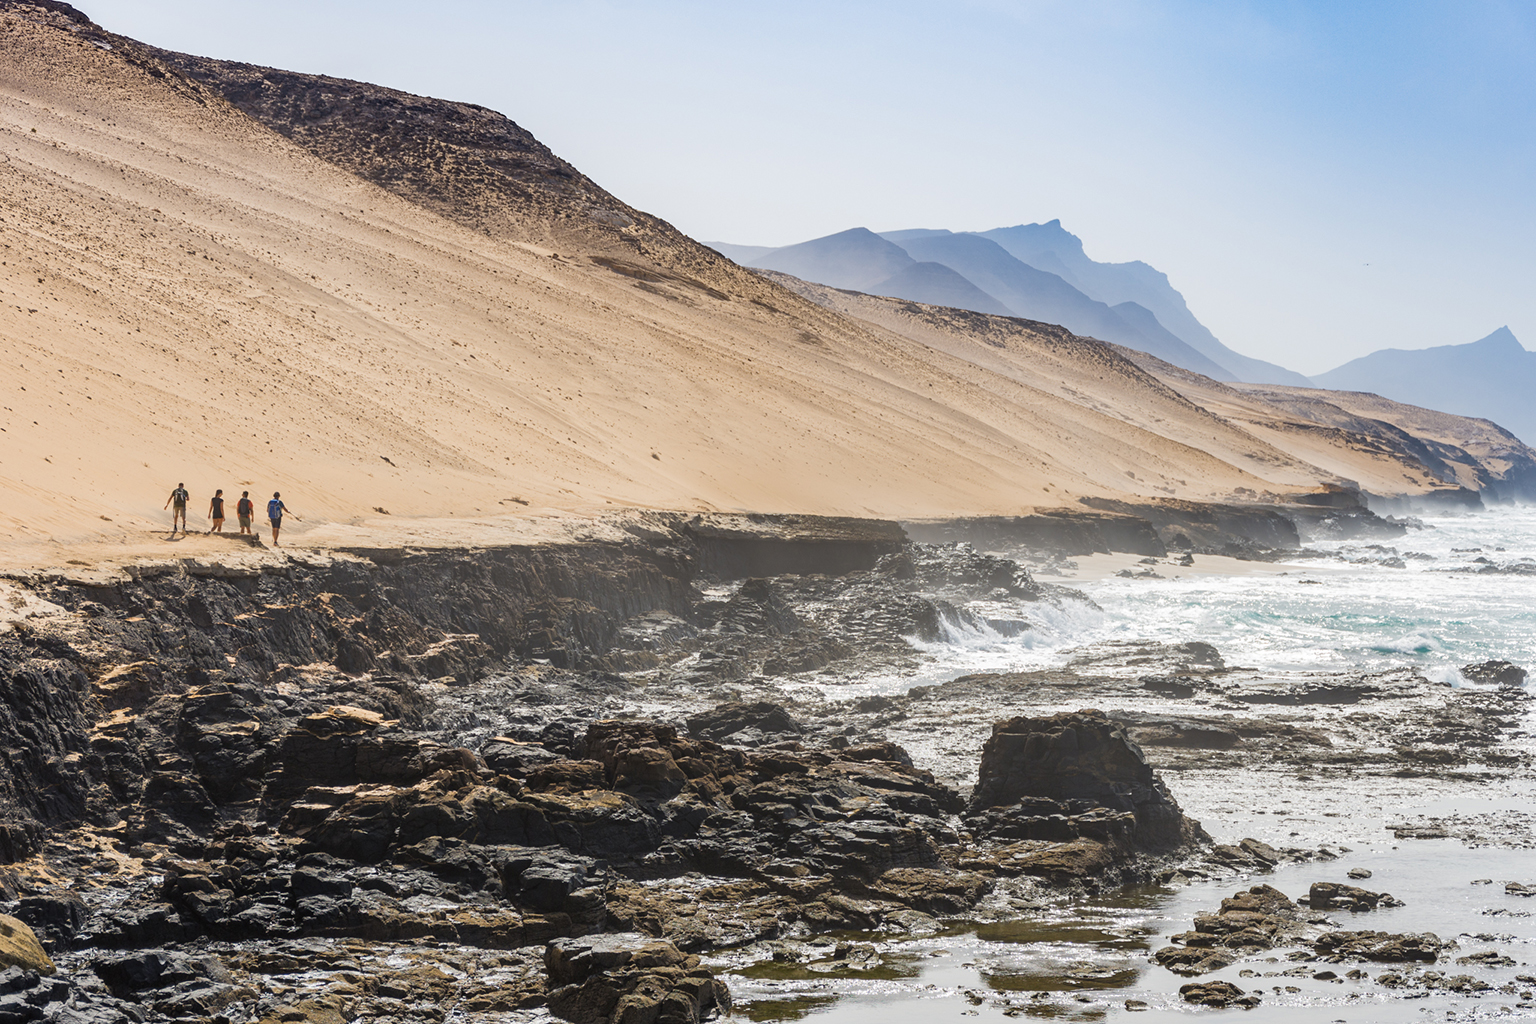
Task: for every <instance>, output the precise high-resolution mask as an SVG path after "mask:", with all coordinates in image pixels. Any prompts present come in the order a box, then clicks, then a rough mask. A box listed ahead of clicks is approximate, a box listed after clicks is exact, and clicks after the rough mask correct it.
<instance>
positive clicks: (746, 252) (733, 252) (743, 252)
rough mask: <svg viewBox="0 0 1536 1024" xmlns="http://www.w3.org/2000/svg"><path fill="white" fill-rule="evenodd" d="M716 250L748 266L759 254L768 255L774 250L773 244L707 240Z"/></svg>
mask: <svg viewBox="0 0 1536 1024" xmlns="http://www.w3.org/2000/svg"><path fill="white" fill-rule="evenodd" d="M704 244H705V245H707V246H709V247H710V248H711V249H713V250H715V252H717V253H719V254H720V255H722V256H724V257H725V258H726V259H728V260H731V261H732V262H733V263H739V264H741V265H742V266H746V265H747V264H749V263H751V262H752V261H753V260H755V259H757V258H758V257H759V256H766V255H768V254H769V253H771V252H773V246H771V245H732V244H731V243H730V242H705V243H704Z"/></svg>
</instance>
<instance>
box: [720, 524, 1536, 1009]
mask: <svg viewBox="0 0 1536 1024" xmlns="http://www.w3.org/2000/svg"><path fill="white" fill-rule="evenodd" d="M1306 546H1307V548H1309V549H1311V550H1312V551H1313V552H1315V553H1316V554H1315V555H1314V556H1312V557H1307V558H1301V559H1295V560H1292V561H1291V562H1288V563H1284V564H1275V565H1266V566H1264V567H1263V570H1264V571H1262V572H1260V573H1254V574H1235V575H1230V574H1229V575H1202V574H1200V573H1199V572H1198V570H1199V563H1200V556H1196V559H1195V562H1196V564H1195V566H1194V567H1193V568H1192V569H1190V568H1180V567H1176V566H1173V565H1171V564H1169V563H1168V562H1167V561H1160V563H1159V564H1157V565H1150V566H1145V567H1140V566H1138V567H1137V571H1139V572H1147V573H1156V574H1157V576H1158V577H1161V578H1153V577H1150V576H1141V577H1135V578H1126V577H1123V576H1113V575H1111V576H1108V577H1105V578H1101V579H1093V580H1087V581H1075V580H1071V579H1063V580H1051V582H1060V583H1062V584H1064V585H1068V586H1071V587H1074V588H1076V589H1078V590H1081V591H1082V592H1083V593H1084V594H1086V596H1087V597H1088V598H1090V599H1091V603H1087V602H1082V601H1073V600H1066V601H1061V602H1057V603H1054V604H1041V603H1026V602H1007V601H983V602H972V603H971V604H970V605H969V606H968V607H967V608H966V611H967V612H968V614H965V615H962V616H958V617H957V618H956V620H955V621H954V622H952V623H951V624H950V625H949V627H948V628H947V631H946V635H945V636H944V637H943V638H942V639H940V640H938V641H934V642H927V643H920V644H917V646H918V647H919V648H920V650H921V651H922V653H923V655H924V656H925V657H924V658H923V660H922V664H921V665H920V666H919V667H917V668H913V667H911V666H909V667H907V668H906V669H904V670H902V671H900V672H892V673H891V674H889V675H884V676H881V675H875V676H871V677H869V678H867V679H864V680H861V681H859V682H856V683H854V684H852V685H849V684H848V683H846V682H839V683H835V684H834V683H828V684H818V688H819V689H821V690H823V691H824V692H825V694H826V695H828V696H830V695H833V692H834V691H835V695H836V696H838V697H848V696H850V695H856V694H859V693H870V694H879V693H897V692H905V691H906V690H907V689H909V688H911V687H912V686H914V685H931V684H938V683H942V682H944V681H945V680H948V679H953V678H955V677H957V676H962V675H967V674H970V673H979V672H1023V671H1031V670H1037V669H1049V668H1052V667H1057V666H1061V665H1064V664H1066V663H1067V661H1068V660H1070V659H1071V658H1072V657H1073V656H1074V655H1073V652H1076V651H1081V650H1082V649H1084V648H1091V647H1093V646H1094V645H1103V644H1106V643H1113V642H1116V641H1129V640H1137V641H1147V640H1154V641H1159V642H1162V643H1169V644H1178V643H1187V642H1190V641H1200V642H1204V643H1209V644H1211V645H1213V646H1214V647H1215V648H1217V650H1219V651H1220V653H1221V655H1222V657H1223V658H1224V659H1225V662H1226V664H1227V665H1229V666H1241V667H1243V669H1245V670H1247V672H1248V675H1249V677H1250V678H1264V677H1268V676H1273V677H1274V678H1275V679H1277V680H1282V681H1285V680H1289V681H1295V680H1297V679H1298V678H1305V677H1308V676H1314V675H1317V676H1321V675H1326V676H1330V677H1334V678H1338V677H1340V676H1346V675H1349V676H1358V675H1360V674H1363V673H1373V672H1384V671H1388V670H1393V669H1412V670H1415V671H1416V672H1417V673H1419V674H1420V675H1422V676H1423V677H1424V678H1426V679H1428V680H1430V681H1432V682H1433V683H1435V684H1438V685H1440V686H1445V687H1455V688H1486V687H1491V686H1492V685H1493V684H1490V683H1486V682H1483V681H1479V680H1477V679H1475V678H1468V677H1467V676H1466V675H1465V674H1464V673H1463V672H1462V668H1463V667H1464V666H1467V665H1470V664H1475V663H1479V662H1484V661H1487V660H1490V659H1497V660H1504V661H1509V662H1513V663H1515V664H1516V665H1520V666H1523V667H1525V668H1527V669H1533V670H1536V509H1495V510H1491V511H1486V512H1479V513H1476V514H1463V515H1438V516H1430V517H1424V518H1423V519H1422V521H1420V522H1416V523H1415V525H1413V526H1412V527H1411V528H1410V529H1409V531H1408V533H1407V534H1406V535H1405V536H1402V537H1399V538H1393V539H1390V540H1372V541H1361V540H1353V541H1349V540H1340V539H1330V538H1327V537H1313V538H1309V539H1308V540H1307V542H1306ZM1044 579H1049V577H1044ZM989 623H990V624H989ZM1019 623H1028V628H1025V629H1020V628H1018V624H1019ZM1136 699H1137V700H1141V698H1140V697H1137V698H1136ZM1138 706H1140V705H1138ZM1520 706H1522V707H1523V708H1524V709H1525V711H1524V717H1523V723H1522V724H1521V725H1520V726H1519V727H1518V729H1517V730H1516V733H1517V735H1515V736H1513V737H1512V742H1513V744H1514V745H1515V746H1516V747H1518V748H1521V749H1524V750H1525V751H1527V752H1529V751H1531V750H1532V742H1531V737H1532V734H1533V732H1536V730H1533V725H1536V722H1533V720H1532V716H1531V714H1530V711H1529V708H1530V705H1529V704H1528V703H1526V704H1523V705H1520ZM1059 709H1060V708H1043V709H1042V713H1046V712H1049V711H1050V710H1059ZM1351 721H1352V720H1351V719H1350V718H1349V715H1348V714H1347V713H1344V712H1340V713H1337V714H1336V715H1335V717H1333V718H1330V719H1328V723H1329V727H1330V728H1347V727H1349V723H1350V722H1351ZM914 755H915V756H918V760H919V763H920V764H921V763H922V757H921V755H920V754H919V752H918V751H916V750H914ZM1152 760H1153V762H1154V763H1156V762H1157V757H1156V754H1155V752H1154V753H1153V754H1152ZM1527 763H1528V762H1527ZM1298 779H1299V780H1301V781H1298ZM1167 781H1168V783H1169V785H1170V788H1171V789H1172V790H1173V792H1174V795H1175V796H1176V797H1177V799H1178V800H1179V801H1180V803H1181V804H1182V805H1183V807H1184V809H1185V810H1186V812H1187V813H1189V814H1191V815H1192V816H1193V817H1196V818H1198V819H1200V820H1201V821H1202V822H1203V823H1204V824H1205V826H1206V828H1207V829H1208V830H1209V831H1210V832H1211V833H1212V835H1213V836H1214V837H1215V838H1216V839H1217V841H1219V842H1231V841H1236V840H1237V839H1239V838H1241V837H1244V836H1256V837H1259V838H1262V839H1265V840H1266V841H1269V842H1273V843H1275V845H1284V844H1288V845H1293V846H1299V847H1307V848H1313V847H1323V848H1325V849H1327V850H1328V851H1329V854H1328V858H1327V859H1320V860H1314V861H1311V862H1309V863H1303V864H1291V865H1286V866H1282V867H1280V868H1279V869H1277V870H1276V871H1274V872H1273V873H1269V874H1264V875H1258V876H1254V877H1252V878H1248V877H1239V878H1220V879H1210V880H1197V881H1195V882H1193V883H1192V884H1187V885H1180V886H1168V887H1163V886H1156V887H1150V888H1145V889H1138V890H1132V891H1122V892H1116V893H1111V894H1105V895H1101V896H1097V897H1094V898H1092V899H1078V900H1066V901H1060V902H1058V903H1055V904H1053V905H1051V906H1049V907H1048V908H1047V909H1038V908H1037V909H1035V910H1032V911H1029V912H1025V913H1021V914H1020V915H1019V916H1018V917H1017V918H1013V919H1004V920H997V921H993V922H990V923H986V924H979V925H978V924H976V923H973V922H951V923H949V926H947V927H946V928H945V930H944V931H942V932H940V933H937V934H933V935H927V936H922V937H895V936H891V935H867V936H847V937H845V939H846V941H848V942H853V943H855V944H858V943H865V944H868V945H869V946H871V947H872V952H871V953H867V954H862V956H863V959H862V960H859V961H858V962H857V963H855V962H853V961H850V960H848V959H847V958H846V957H845V958H844V960H843V962H842V963H839V962H838V961H837V960H836V959H835V958H832V957H831V952H830V950H829V954H828V955H829V959H828V960H827V961H826V962H812V963H809V964H786V963H774V962H771V961H763V960H761V959H756V960H754V959H752V956H750V955H748V956H746V957H745V958H742V957H733V956H732V955H724V954H722V955H721V956H720V957H719V958H718V959H717V966H718V967H720V968H721V969H724V970H726V971H727V972H728V975H727V977H728V981H729V982H730V984H731V986H732V989H733V991H734V992H735V993H736V995H737V998H738V1001H739V1002H741V1003H742V1004H743V1009H742V1012H743V1014H744V1016H746V1017H747V1018H748V1019H752V1020H790V1019H801V1018H805V1019H815V1020H818V1021H824V1022H825V1024H845V1022H874V1021H898V1022H900V1021H920V1020H921V1021H926V1020H928V1019H930V1018H932V1017H933V1016H934V1015H940V1016H947V1017H953V1016H967V1017H978V1018H980V1019H1002V1018H1005V1017H1006V1018H1018V1017H1021V1016H1022V1017H1029V1018H1049V1019H1054V1020H1077V1021H1098V1020H1108V1019H1121V1018H1124V1017H1130V1018H1133V1019H1137V1020H1140V1019H1144V1018H1145V1017H1161V1016H1175V1015H1177V1016H1181V1017H1183V1016H1188V1015H1190V1014H1195V1013H1208V1012H1211V1011H1207V1010H1199V1009H1197V1008H1196V1007H1193V1006H1191V1005H1189V1004H1188V1003H1185V1002H1184V1001H1183V1000H1182V999H1181V998H1180V997H1179V994H1178V988H1179V986H1180V985H1182V984H1185V983H1187V982H1188V981H1189V980H1190V979H1186V978H1181V977H1178V976H1176V975H1174V974H1172V973H1170V972H1168V971H1167V970H1165V969H1163V968H1161V967H1159V966H1156V965H1154V964H1152V963H1151V962H1150V960H1149V954H1150V952H1151V951H1153V950H1155V949H1157V948H1159V947H1161V946H1164V945H1167V944H1168V941H1167V940H1168V936H1169V935H1171V934H1173V933H1176V932H1180V931H1185V930H1188V929H1189V928H1190V927H1191V920H1192V918H1193V916H1194V915H1195V913H1197V912H1201V911H1214V910H1215V909H1216V908H1217V906H1218V905H1219V903H1220V901H1221V899H1222V898H1223V897H1225V896H1230V895H1231V894H1232V893H1233V892H1235V891H1237V890H1239V889H1243V888H1247V887H1248V886H1249V885H1253V884H1260V883H1265V884H1271V885H1274V886H1276V887H1278V888H1280V889H1281V890H1282V891H1284V892H1286V893H1287V894H1289V895H1290V896H1292V897H1296V896H1301V895H1305V893H1306V891H1307V888H1308V886H1309V885H1310V884H1311V883H1312V882H1316V881H1339V882H1345V881H1349V878H1348V874H1347V873H1348V872H1349V871H1350V870H1351V869H1352V868H1353V869H1365V870H1369V871H1370V872H1371V879H1370V880H1369V881H1363V882H1357V883H1354V884H1360V885H1362V886H1364V887H1367V888H1371V889H1374V890H1377V891H1387V892H1391V893H1393V894H1394V895H1395V896H1397V897H1398V898H1399V899H1402V900H1403V901H1404V902H1405V903H1406V906H1404V907H1401V908H1397V909H1391V910H1382V911H1377V912H1374V913H1373V914H1371V915H1350V914H1347V913H1346V914H1343V915H1342V917H1343V918H1344V920H1341V921H1340V922H1339V926H1340V927H1342V928H1346V929H1380V930H1386V931H1391V932H1420V931H1432V932H1435V933H1436V934H1437V935H1439V936H1440V937H1441V938H1442V939H1451V940H1454V941H1456V942H1457V943H1458V944H1459V949H1458V950H1456V951H1454V952H1453V953H1450V954H1448V955H1447V956H1445V957H1442V960H1441V962H1440V963H1439V964H1436V965H1431V966H1430V968H1429V969H1430V970H1431V971H1435V972H1438V973H1439V974H1441V975H1443V976H1444V977H1445V978H1458V977H1460V978H1464V979H1467V980H1465V981H1458V982H1454V983H1452V982H1447V981H1444V980H1443V979H1442V980H1440V981H1435V980H1433V979H1430V980H1428V981H1423V979H1422V978H1421V979H1420V981H1421V982H1423V983H1422V984H1419V983H1415V984H1411V985H1407V986H1403V987H1396V988H1394V987H1391V985H1390V984H1382V983H1381V982H1380V981H1379V980H1378V979H1379V977H1380V976H1381V975H1382V974H1384V973H1387V974H1390V973H1391V971H1392V970H1395V969H1396V968H1392V967H1390V965H1382V964H1364V965H1355V964H1348V965H1342V966H1339V967H1338V968H1337V970H1332V969H1331V968H1330V965H1326V964H1324V965H1319V964H1316V963H1307V962H1298V961H1293V960H1289V959H1287V953H1286V951H1283V950H1276V951H1274V952H1273V955H1270V956H1265V957H1260V958H1257V959H1256V960H1254V961H1249V962H1245V963H1241V964H1237V965H1234V966H1233V967H1231V968H1228V969H1224V970H1222V971H1219V972H1216V973H1214V974H1210V975H1206V976H1203V977H1202V978H1200V979H1199V980H1201V981H1206V980H1227V981H1231V982H1233V983H1234V984H1237V985H1238V986H1239V987H1241V988H1243V989H1244V990H1245V991H1247V992H1250V993H1254V994H1258V995H1260V997H1261V1003H1260V1005H1259V1007H1258V1008H1256V1009H1253V1010H1250V1011H1237V1010H1231V1011H1224V1012H1228V1013H1238V1012H1243V1013H1244V1018H1243V1019H1245V1020H1252V1021H1255V1022H1260V1021H1263V1022H1268V1021H1277V1022H1278V1021H1285V1022H1314V1021H1317V1022H1324V1021H1328V1022H1331V1021H1349V1022H1375V1021H1380V1022H1397V1021H1422V1020H1428V1019H1431V1018H1433V1019H1436V1020H1474V1019H1501V1020H1508V1019H1519V1018H1530V1019H1536V1003H1533V1000H1532V997H1531V990H1532V989H1536V966H1533V964H1536V916H1533V915H1536V899H1532V898H1524V897H1522V896H1520V895H1519V894H1518V893H1517V892H1506V888H1505V887H1506V883H1509V882H1516V883H1522V884H1527V885H1536V833H1533V828H1532V826H1533V823H1536V780H1533V779H1532V778H1531V777H1530V775H1529V772H1528V769H1526V768H1525V767H1523V766H1521V767H1513V768H1511V769H1509V770H1508V771H1507V772H1505V771H1498V770H1494V771H1487V770H1483V771H1477V772H1469V771H1459V770H1450V769H1447V770H1446V771H1444V772H1441V773H1435V772H1428V773H1411V772H1410V773H1403V774H1402V777H1392V776H1391V775H1387V776H1385V777H1384V776H1372V777H1371V778H1370V780H1369V782H1365V781H1362V780H1353V779H1351V778H1350V776H1349V775H1348V773H1335V774H1332V775H1329V776H1327V777H1312V776H1308V775H1306V774H1305V773H1302V774H1300V775H1297V776H1282V775H1278V774H1276V773H1275V772H1273V771H1254V772H1241V771H1240V772H1236V773H1234V772H1231V771H1228V770H1223V771H1214V770H1212V771H1201V770H1200V769H1199V768H1198V767H1196V768H1194V769H1192V770H1181V771H1179V772H1178V773H1177V774H1176V775H1170V776H1167ZM1426 819H1434V820H1436V821H1454V822H1461V823H1463V824H1464V825H1465V827H1462V828H1460V829H1459V830H1457V829H1452V830H1451V834H1449V835H1448V836H1447V837H1446V838H1430V839H1409V838H1402V839H1400V838H1398V837H1397V835H1396V834H1395V832H1394V827H1395V826H1397V825H1400V824H1401V823H1404V822H1413V821H1423V820H1426ZM1479 829H1481V831H1479ZM1489 951H1495V952H1496V953H1497V954H1498V955H1500V956H1502V957H1506V958H1508V960H1509V961H1511V963H1508V964H1503V963H1502V962H1500V963H1498V964H1492V965H1490V964H1488V963H1480V962H1473V963H1470V964H1456V963H1455V962H1454V961H1455V960H1456V959H1459V958H1461V957H1464V956H1469V955H1472V954H1475V953H1487V952H1489ZM1354 967H1362V968H1364V970H1365V975H1364V977H1360V978H1347V977H1346V976H1345V973H1346V971H1348V970H1350V969H1351V968H1354ZM1314 975H1320V976H1319V977H1314ZM1334 975H1337V976H1336V977H1335V976H1334ZM1522 978H1531V979H1533V980H1531V981H1523V980H1520V979H1522ZM1447 986H1449V987H1447ZM1457 986H1460V988H1461V989H1463V990H1464V991H1458V990H1456V989H1457Z"/></svg>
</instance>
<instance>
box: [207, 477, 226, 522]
mask: <svg viewBox="0 0 1536 1024" xmlns="http://www.w3.org/2000/svg"><path fill="white" fill-rule="evenodd" d="M208 518H209V519H212V520H213V529H211V530H209V531H208V532H209V533H223V532H224V488H222V487H220V488H219V489H218V490H216V491H214V492H213V500H212V501H210V502H209V503H208Z"/></svg>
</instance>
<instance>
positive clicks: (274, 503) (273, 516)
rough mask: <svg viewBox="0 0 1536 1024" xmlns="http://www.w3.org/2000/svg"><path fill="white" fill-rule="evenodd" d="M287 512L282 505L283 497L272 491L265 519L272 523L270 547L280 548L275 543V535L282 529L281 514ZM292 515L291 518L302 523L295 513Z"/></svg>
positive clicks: (286, 507) (285, 507)
mask: <svg viewBox="0 0 1536 1024" xmlns="http://www.w3.org/2000/svg"><path fill="white" fill-rule="evenodd" d="M288 511H289V509H288V506H287V505H284V504H283V496H282V495H281V494H279V493H278V492H277V491H273V492H272V500H271V501H269V502H267V518H268V519H270V520H271V521H272V546H273V547H275V548H280V547H282V545H281V544H279V543H278V542H277V534H278V531H280V530H281V529H282V528H283V514H284V513H286V512H288ZM292 515H293V518H295V519H299V520H300V521H301V522H302V521H303V520H302V519H300V516H299V514H298V513H297V512H294V513H292Z"/></svg>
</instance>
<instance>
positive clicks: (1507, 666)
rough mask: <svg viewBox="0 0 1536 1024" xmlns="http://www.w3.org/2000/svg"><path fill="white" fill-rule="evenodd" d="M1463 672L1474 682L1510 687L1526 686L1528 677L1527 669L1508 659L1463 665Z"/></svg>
mask: <svg viewBox="0 0 1536 1024" xmlns="http://www.w3.org/2000/svg"><path fill="white" fill-rule="evenodd" d="M1461 674H1462V675H1463V676H1465V677H1467V678H1468V679H1470V680H1472V681H1473V682H1474V683H1482V684H1484V685H1485V686H1505V687H1510V688H1514V687H1520V686H1524V685H1525V679H1526V672H1525V669H1523V668H1521V667H1520V666H1519V665H1515V664H1512V663H1511V662H1508V661H1480V662H1478V663H1477V664H1475V665H1463V666H1462V667H1461Z"/></svg>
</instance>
